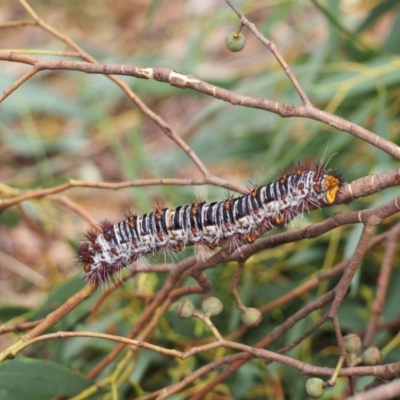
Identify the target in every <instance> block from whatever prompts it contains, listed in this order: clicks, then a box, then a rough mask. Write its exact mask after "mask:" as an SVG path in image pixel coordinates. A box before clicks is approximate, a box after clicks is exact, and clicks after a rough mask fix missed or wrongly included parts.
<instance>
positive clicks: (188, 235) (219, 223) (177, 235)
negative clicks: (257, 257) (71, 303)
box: [78, 163, 343, 284]
mask: <svg viewBox="0 0 400 400" xmlns="http://www.w3.org/2000/svg"><path fill="white" fill-rule="evenodd" d="M329 172H330V170H327V169H326V168H325V166H324V165H323V164H322V163H318V164H315V165H314V166H313V167H309V166H301V165H300V164H299V165H295V166H294V167H292V168H291V170H290V171H288V172H287V173H284V174H282V175H281V176H280V178H279V179H278V180H277V181H275V182H272V183H269V184H267V185H264V186H255V187H254V188H253V189H252V190H251V191H250V193H249V194H247V195H244V196H239V197H231V196H229V197H227V198H226V199H225V200H223V201H220V202H213V203H206V202H202V201H194V202H193V203H192V204H188V205H185V206H179V207H177V208H175V209H169V208H161V207H160V208H156V209H155V210H154V211H153V212H151V213H149V214H145V215H143V216H137V215H134V214H132V213H130V212H129V213H128V215H126V218H125V219H124V220H123V221H122V222H119V223H118V224H115V225H113V224H112V223H111V222H110V221H108V220H105V221H103V222H101V223H100V229H101V231H100V232H97V231H94V230H89V231H88V232H87V233H86V234H85V237H84V240H83V241H82V242H81V243H80V245H79V250H78V260H79V262H81V263H82V264H83V269H84V277H85V280H86V281H87V282H93V283H96V284H102V283H104V282H105V281H107V279H108V278H110V277H111V276H112V275H114V274H115V273H118V272H119V271H120V270H121V269H122V268H124V267H126V266H128V265H130V264H131V263H132V262H134V261H136V260H138V259H139V258H141V257H143V256H145V255H147V254H152V253H154V252H156V251H159V250H163V251H181V250H182V249H183V248H184V247H185V246H191V245H202V246H205V247H208V248H211V249H214V248H215V247H217V246H218V244H219V243H221V241H223V240H231V241H232V242H233V243H236V245H241V244H244V243H248V242H251V241H252V233H254V232H257V233H258V234H262V233H264V232H266V231H267V230H269V229H271V228H273V227H280V226H284V225H285V224H287V223H288V222H289V221H290V220H291V219H293V218H294V217H295V216H296V215H298V214H302V213H303V212H304V211H305V210H309V209H310V208H320V207H326V206H329V205H331V204H333V203H334V201H335V198H336V194H337V192H338V190H339V188H340V186H341V185H342V184H343V181H342V178H341V176H340V175H339V174H337V173H331V174H329Z"/></svg>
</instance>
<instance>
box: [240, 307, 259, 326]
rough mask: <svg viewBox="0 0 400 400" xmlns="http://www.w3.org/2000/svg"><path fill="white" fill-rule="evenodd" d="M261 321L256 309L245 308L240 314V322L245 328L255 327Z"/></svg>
mask: <svg viewBox="0 0 400 400" xmlns="http://www.w3.org/2000/svg"><path fill="white" fill-rule="evenodd" d="M261 319H262V314H261V311H259V310H257V308H252V307H250V308H246V309H245V310H244V312H243V314H242V322H243V323H244V324H245V325H247V326H257V325H258V324H259V323H260V322H261Z"/></svg>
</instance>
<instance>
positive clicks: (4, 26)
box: [0, 19, 36, 29]
mask: <svg viewBox="0 0 400 400" xmlns="http://www.w3.org/2000/svg"><path fill="white" fill-rule="evenodd" d="M28 25H30V26H34V25H36V22H35V21H31V20H30V19H21V20H17V21H11V22H2V23H1V24H0V29H9V28H19V27H21V26H28Z"/></svg>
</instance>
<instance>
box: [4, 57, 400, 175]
mask: <svg viewBox="0 0 400 400" xmlns="http://www.w3.org/2000/svg"><path fill="white" fill-rule="evenodd" d="M0 60H4V61H15V62H21V63H25V64H31V65H35V66H36V67H37V68H40V69H41V70H73V71H82V72H85V73H89V74H104V75H107V76H110V74H112V75H125V76H134V77H136V78H140V79H154V80H156V81H158V82H164V83H168V84H170V85H171V86H174V87H178V88H180V89H193V90H196V91H198V92H200V93H204V94H206V95H208V96H211V97H214V98H216V99H220V100H223V101H226V102H228V103H231V104H233V105H240V106H245V107H250V108H257V109H261V110H265V111H270V112H273V113H275V114H278V115H280V116H281V117H284V118H290V117H301V118H309V119H314V120H316V121H320V122H322V123H324V124H326V125H329V126H331V127H333V128H336V129H339V130H342V131H345V132H348V133H350V134H351V135H353V136H355V137H357V138H359V139H361V140H364V141H366V142H368V143H370V144H372V145H373V146H374V147H376V148H379V149H381V150H383V151H385V152H386V153H388V154H390V155H391V156H393V157H395V158H397V159H400V147H399V146H397V145H396V144H395V143H393V142H391V141H389V140H387V139H385V138H383V137H380V136H378V135H376V134H375V133H373V132H371V131H369V130H368V129H365V128H363V127H361V126H358V125H356V124H354V123H352V122H350V121H347V120H345V119H343V118H341V117H338V116H336V115H333V114H330V113H328V112H326V111H322V110H319V109H318V108H316V107H314V106H312V105H311V104H307V105H305V106H296V105H292V104H285V103H279V102H276V101H272V100H267V99H263V98H256V97H250V96H245V95H241V94H238V93H234V92H231V91H229V90H226V89H222V88H220V87H217V86H214V85H211V84H209V83H207V82H205V81H202V80H201V79H198V78H196V77H193V76H190V75H183V74H180V73H178V72H176V71H173V70H170V69H168V68H146V67H137V66H132V65H129V64H125V65H124V64H100V63H96V64H92V63H90V62H81V61H65V60H59V61H58V60H40V59H39V58H36V57H33V56H29V55H26V54H18V53H14V52H9V53H6V52H0ZM114 78H115V77H114ZM115 79H117V78H115ZM113 80H114V79H113ZM127 89H129V88H127ZM158 125H160V124H158ZM163 130H164V132H166V134H167V135H168V136H169V137H171V138H173V140H178V139H177V137H178V136H177V135H176V134H175V133H174V132H173V133H171V132H172V131H171V132H170V131H169V130H168V129H167V128H165V127H164V129H163ZM168 132H169V133H170V134H168ZM179 143H180V142H179ZM179 143H178V144H179ZM181 144H182V143H180V144H179V145H181ZM184 151H185V152H186V153H187V154H188V155H189V157H191V158H192V160H194V159H196V158H195V157H194V155H193V153H192V152H191V150H190V149H189V148H187V147H185V148H184ZM195 164H196V165H197V166H198V167H199V163H198V162H197V159H196V162H195ZM201 171H202V173H203V175H204V176H208V175H209V173H208V172H207V174H206V173H204V172H205V171H203V169H201Z"/></svg>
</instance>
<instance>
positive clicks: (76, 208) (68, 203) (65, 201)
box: [49, 194, 99, 228]
mask: <svg viewBox="0 0 400 400" xmlns="http://www.w3.org/2000/svg"><path fill="white" fill-rule="evenodd" d="M49 198H50V199H51V200H54V201H56V202H58V203H60V204H62V205H63V206H64V207H66V208H68V209H70V210H71V211H73V212H74V213H76V214H78V215H80V216H81V217H82V218H83V219H85V220H86V221H87V222H88V223H89V224H90V225H91V226H92V227H93V228H97V227H98V225H99V223H98V221H97V220H95V219H94V218H93V217H92V216H91V215H90V214H89V213H88V212H87V211H86V210H85V209H84V208H83V207H81V206H80V205H79V204H77V203H76V202H75V201H73V200H71V199H69V198H68V197H66V196H60V195H57V194H53V195H51V196H49Z"/></svg>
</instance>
